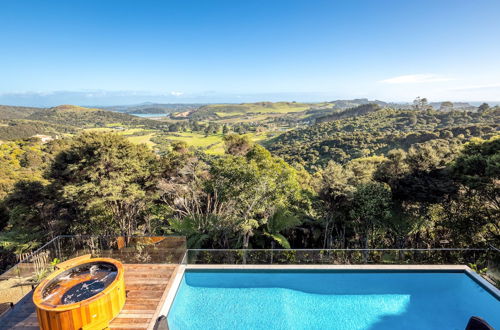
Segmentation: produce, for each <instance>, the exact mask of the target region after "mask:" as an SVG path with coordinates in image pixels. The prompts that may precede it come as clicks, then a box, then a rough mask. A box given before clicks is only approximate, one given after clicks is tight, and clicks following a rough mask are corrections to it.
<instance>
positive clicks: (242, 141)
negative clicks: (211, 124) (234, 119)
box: [224, 134, 253, 156]
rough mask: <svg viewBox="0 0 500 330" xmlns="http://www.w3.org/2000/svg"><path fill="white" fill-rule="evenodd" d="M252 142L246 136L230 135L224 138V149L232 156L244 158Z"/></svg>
mask: <svg viewBox="0 0 500 330" xmlns="http://www.w3.org/2000/svg"><path fill="white" fill-rule="evenodd" d="M252 146H253V142H252V141H251V140H250V138H249V137H248V136H246V135H237V134H230V135H226V136H224V149H225V150H226V153H228V154H230V155H233V156H244V155H246V153H247V152H248V151H249V150H250V149H251V148H252Z"/></svg>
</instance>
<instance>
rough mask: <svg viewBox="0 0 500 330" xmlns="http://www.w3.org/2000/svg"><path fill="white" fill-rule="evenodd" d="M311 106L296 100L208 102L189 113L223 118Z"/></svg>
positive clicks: (197, 116)
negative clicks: (237, 102)
mask: <svg viewBox="0 0 500 330" xmlns="http://www.w3.org/2000/svg"><path fill="white" fill-rule="evenodd" d="M310 108H311V104H306V103H296V102H257V103H241V104H209V105H205V106H203V107H200V108H199V109H198V110H196V111H194V112H193V113H192V114H191V117H192V118H193V119H209V118H214V119H217V118H224V117H229V116H241V115H245V114H269V113H281V114H284V113H289V112H301V111H305V110H308V109H310Z"/></svg>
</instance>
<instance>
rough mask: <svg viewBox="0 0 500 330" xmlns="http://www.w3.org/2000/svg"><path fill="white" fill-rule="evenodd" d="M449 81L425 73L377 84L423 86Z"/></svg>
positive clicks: (394, 78) (386, 80) (390, 79)
mask: <svg viewBox="0 0 500 330" xmlns="http://www.w3.org/2000/svg"><path fill="white" fill-rule="evenodd" d="M450 80H452V79H451V78H447V77H443V76H440V75H437V74H432V73H425V74H408V75H404V76H397V77H392V78H388V79H384V80H381V81H379V82H381V83H384V84H423V83H433V82H441V81H450Z"/></svg>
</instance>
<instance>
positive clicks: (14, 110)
mask: <svg viewBox="0 0 500 330" xmlns="http://www.w3.org/2000/svg"><path fill="white" fill-rule="evenodd" d="M42 110H43V109H42V108H32V107H16V106H10V105H0V120H5V119H22V118H26V117H28V116H30V115H31V114H33V113H34V112H37V111H42Z"/></svg>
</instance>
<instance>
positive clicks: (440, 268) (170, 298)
mask: <svg viewBox="0 0 500 330" xmlns="http://www.w3.org/2000/svg"><path fill="white" fill-rule="evenodd" d="M210 269H212V270H231V269H234V270H345V271H349V270H353V271H356V270H357V271H360V270H361V271H413V272H418V271H421V272H453V273H462V272H463V273H464V274H466V275H467V276H469V277H470V278H471V279H472V280H473V281H474V282H476V283H477V284H479V285H480V286H481V287H483V289H485V290H486V291H488V292H489V293H490V294H491V295H492V296H493V297H495V298H496V299H498V300H499V301H500V290H499V289H497V288H496V287H495V286H494V285H493V284H491V283H489V282H488V281H487V280H485V279H484V278H483V277H481V276H480V275H479V274H477V273H476V272H475V271H473V270H472V269H471V268H470V267H469V266H466V265H210V264H203V265H195V264H192V265H191V264H187V265H180V266H179V268H178V270H177V274H176V275H175V278H174V280H173V282H172V285H171V286H170V290H169V292H168V294H167V297H166V299H165V303H164V305H163V306H162V308H161V310H160V313H159V315H164V316H168V313H169V311H170V308H171V307H172V304H173V302H174V299H175V296H176V295H177V291H178V289H179V286H180V284H181V281H182V278H183V277H184V273H185V272H186V270H210Z"/></svg>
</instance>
